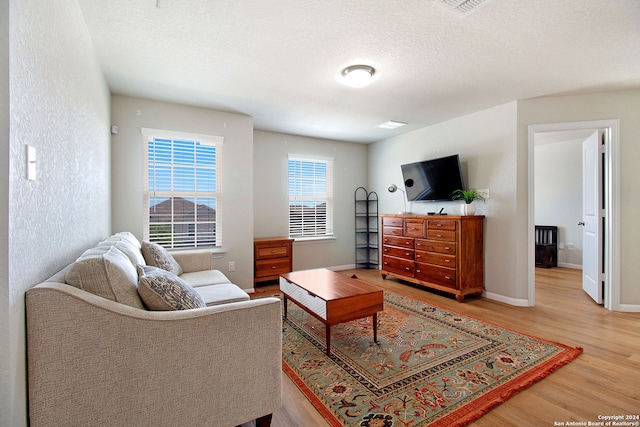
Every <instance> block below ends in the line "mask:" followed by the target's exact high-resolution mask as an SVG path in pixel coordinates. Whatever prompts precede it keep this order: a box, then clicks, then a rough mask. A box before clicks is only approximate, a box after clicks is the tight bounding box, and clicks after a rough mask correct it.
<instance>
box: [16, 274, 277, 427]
mask: <svg viewBox="0 0 640 427" xmlns="http://www.w3.org/2000/svg"><path fill="white" fill-rule="evenodd" d="M26 309H27V364H28V385H29V417H30V423H31V425H32V426H36V427H37V426H44V425H64V426H72V425H82V426H88V425H96V426H99V425H154V426H176V425H181V426H191V425H192V426H202V425H220V426H235V425H240V424H243V423H245V422H247V421H250V420H252V419H255V418H258V417H261V416H264V415H266V414H269V413H272V412H273V411H274V410H276V409H277V408H279V407H280V406H281V390H282V382H281V381H282V377H281V375H282V370H281V367H282V358H281V357H282V318H281V316H282V314H281V304H280V300H279V299H277V298H263V299H258V300H253V301H246V302H238V303H230V304H225V305H220V306H214V307H207V308H202V309H195V310H185V311H172V312H150V311H145V310H140V309H136V308H133V307H128V306H125V305H122V304H118V303H116V302H113V301H109V300H106V299H103V298H100V297H97V296H95V295H92V294H89V293H87V292H85V291H82V290H79V289H76V288H74V287H71V286H68V285H64V284H58V283H43V284H40V285H38V286H36V287H35V288H32V289H30V290H29V291H27V294H26Z"/></svg>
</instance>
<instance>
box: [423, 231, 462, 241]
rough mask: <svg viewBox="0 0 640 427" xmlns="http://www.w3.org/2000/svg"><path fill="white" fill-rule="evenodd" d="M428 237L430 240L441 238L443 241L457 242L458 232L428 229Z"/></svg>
mask: <svg viewBox="0 0 640 427" xmlns="http://www.w3.org/2000/svg"><path fill="white" fill-rule="evenodd" d="M427 238H428V239H429V240H439V241H441V242H455V241H456V232H455V231H449V230H432V229H429V230H427Z"/></svg>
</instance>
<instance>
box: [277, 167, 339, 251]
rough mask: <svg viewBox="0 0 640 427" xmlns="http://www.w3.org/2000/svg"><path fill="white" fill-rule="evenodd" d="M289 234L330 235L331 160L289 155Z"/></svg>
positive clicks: (331, 234) (331, 216)
mask: <svg viewBox="0 0 640 427" xmlns="http://www.w3.org/2000/svg"><path fill="white" fill-rule="evenodd" d="M288 176H289V236H290V237H292V238H295V239H304V238H317V237H328V236H333V159H329V158H318V157H310V156H299V155H289V170H288Z"/></svg>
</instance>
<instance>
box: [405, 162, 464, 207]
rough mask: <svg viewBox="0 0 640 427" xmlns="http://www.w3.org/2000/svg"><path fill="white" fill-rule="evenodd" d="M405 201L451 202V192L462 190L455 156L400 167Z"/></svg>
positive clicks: (459, 171) (458, 166)
mask: <svg viewBox="0 0 640 427" xmlns="http://www.w3.org/2000/svg"><path fill="white" fill-rule="evenodd" d="M401 167H402V177H403V179H404V188H405V190H406V194H407V200H408V201H410V202H413V201H442V200H451V197H452V195H453V192H454V191H455V190H458V189H462V188H464V185H463V183H462V171H461V170H460V159H459V158H458V155H457V154H454V155H453V156H447V157H441V158H438V159H432V160H425V161H423V162H416V163H409V164H406V165H402V166H401Z"/></svg>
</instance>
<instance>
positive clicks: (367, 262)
mask: <svg viewBox="0 0 640 427" xmlns="http://www.w3.org/2000/svg"><path fill="white" fill-rule="evenodd" d="M354 198H355V204H356V206H355V216H356V217H355V221H356V224H355V226H356V268H377V267H378V258H379V256H378V194H377V193H376V192H375V191H371V192H367V189H366V188H364V187H358V188H356V191H355V194H354Z"/></svg>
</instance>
